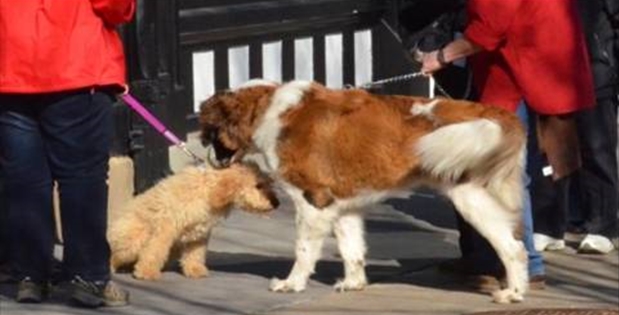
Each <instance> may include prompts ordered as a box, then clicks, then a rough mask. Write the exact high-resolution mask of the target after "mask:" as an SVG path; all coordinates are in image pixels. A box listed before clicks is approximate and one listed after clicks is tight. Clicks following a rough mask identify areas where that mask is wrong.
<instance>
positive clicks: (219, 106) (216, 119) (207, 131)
mask: <svg viewBox="0 0 619 315" xmlns="http://www.w3.org/2000/svg"><path fill="white" fill-rule="evenodd" d="M229 93H230V92H228V91H220V92H217V93H215V95H213V96H211V97H209V98H208V99H207V100H205V101H204V102H202V104H200V115H199V117H198V122H199V123H200V128H201V133H200V140H201V141H202V145H204V146H208V145H209V144H211V143H212V142H213V141H214V140H215V137H217V136H218V135H217V133H218V130H219V128H221V124H222V123H223V122H224V121H225V114H224V106H223V102H225V100H224V98H225V97H226V96H227V95H228V94H229Z"/></svg>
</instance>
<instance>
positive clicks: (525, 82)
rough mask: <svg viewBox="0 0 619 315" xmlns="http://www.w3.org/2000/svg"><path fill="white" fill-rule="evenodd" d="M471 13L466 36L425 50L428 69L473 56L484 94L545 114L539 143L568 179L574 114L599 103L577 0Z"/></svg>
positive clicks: (480, 6) (471, 6)
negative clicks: (427, 50)
mask: <svg viewBox="0 0 619 315" xmlns="http://www.w3.org/2000/svg"><path fill="white" fill-rule="evenodd" d="M466 14H467V19H468V20H467V22H466V26H465V30H464V34H463V35H464V36H463V37H462V38H459V39H456V40H454V41H452V42H450V43H449V44H447V45H446V46H444V47H443V48H442V49H438V50H435V51H432V52H428V53H425V54H421V56H420V61H421V62H422V71H423V72H425V73H427V74H432V73H434V72H436V71H438V70H440V69H442V68H443V67H444V66H446V65H448V64H449V63H451V62H452V61H455V60H457V59H460V58H463V57H469V56H470V58H469V59H468V61H469V62H470V66H471V69H472V72H473V85H474V86H475V88H476V90H477V92H478V96H479V101H480V102H482V103H486V104H490V105H495V106H499V107H502V108H505V109H507V110H510V111H513V112H515V111H516V110H517V108H518V105H519V103H521V101H523V100H524V101H525V102H526V104H527V105H528V106H529V109H530V110H533V111H534V112H535V113H536V114H537V115H538V117H539V119H538V130H539V138H540V147H541V148H542V149H543V151H544V153H545V154H546V156H547V157H548V160H549V162H550V164H551V165H552V177H553V179H554V180H555V181H557V182H560V183H563V182H565V181H566V180H569V179H570V178H572V177H573V174H575V171H576V170H577V169H578V168H579V167H580V160H579V153H578V137H577V133H576V128H575V123H574V117H573V115H572V114H573V113H574V112H577V111H580V110H582V109H586V108H591V107H592V106H593V105H594V104H595V94H594V90H593V79H592V75H591V69H590V67H589V61H588V56H587V51H586V49H587V48H586V44H585V39H584V36H583V34H582V31H581V28H580V22H579V18H578V15H577V10H576V5H575V3H574V1H573V0H556V1H530V0H468V1H467V3H466ZM565 187H569V185H566V186H565ZM529 198H530V196H529V192H528V190H527V191H526V192H525V201H524V205H525V209H524V214H525V216H524V218H525V219H524V228H525V231H524V239H523V241H524V242H525V246H526V247H527V250H528V251H529V259H530V261H529V273H530V275H531V276H532V277H536V276H537V275H538V274H539V275H542V274H543V269H544V268H543V262H542V260H541V256H540V255H539V253H537V251H536V250H535V248H534V244H533V231H532V219H531V207H530V203H529V201H530V199H529ZM477 264H479V262H477Z"/></svg>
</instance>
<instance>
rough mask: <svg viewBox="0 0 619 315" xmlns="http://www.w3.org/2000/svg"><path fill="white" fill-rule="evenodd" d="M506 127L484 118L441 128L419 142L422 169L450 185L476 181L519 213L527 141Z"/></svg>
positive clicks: (519, 133) (499, 122) (418, 151)
mask: <svg viewBox="0 0 619 315" xmlns="http://www.w3.org/2000/svg"><path fill="white" fill-rule="evenodd" d="M508 128H509V127H508V126H507V125H505V124H503V122H502V121H497V120H492V119H486V118H483V119H474V120H468V121H463V122H458V123H453V124H449V125H445V126H443V127H440V128H438V129H436V130H435V131H433V132H431V133H429V134H427V135H425V136H423V137H422V138H421V139H420V140H419V142H418V145H417V147H416V149H417V151H416V152H417V154H418V156H419V158H420V162H421V167H422V169H424V170H425V171H427V172H428V173H430V174H431V175H432V176H433V177H438V178H441V179H443V180H447V181H450V182H454V183H456V182H461V181H475V182H478V183H480V184H481V185H483V186H485V187H486V188H487V189H488V190H489V192H490V193H491V194H492V195H494V196H495V197H496V198H497V199H498V200H500V201H501V202H502V203H503V205H504V206H505V207H507V208H508V209H510V210H520V208H521V205H522V167H523V159H524V147H525V140H526V139H525V136H524V133H523V132H522V130H520V129H519V130H509V129H508Z"/></svg>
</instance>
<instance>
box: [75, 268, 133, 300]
mask: <svg viewBox="0 0 619 315" xmlns="http://www.w3.org/2000/svg"><path fill="white" fill-rule="evenodd" d="M69 294H70V296H71V300H73V301H74V302H75V303H77V304H78V305H80V306H83V307H89V308H96V307H101V306H110V307H114V306H125V305H127V304H129V293H128V292H127V291H125V290H123V289H121V288H120V287H119V286H118V285H116V284H115V283H114V282H112V281H85V280H84V279H82V278H81V277H79V276H76V277H75V278H73V280H71V282H70V283H69Z"/></svg>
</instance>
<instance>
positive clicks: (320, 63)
mask: <svg viewBox="0 0 619 315" xmlns="http://www.w3.org/2000/svg"><path fill="white" fill-rule="evenodd" d="M313 42H314V80H315V81H317V82H321V83H325V80H326V78H327V72H326V65H325V36H324V35H316V36H314V40H313Z"/></svg>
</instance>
